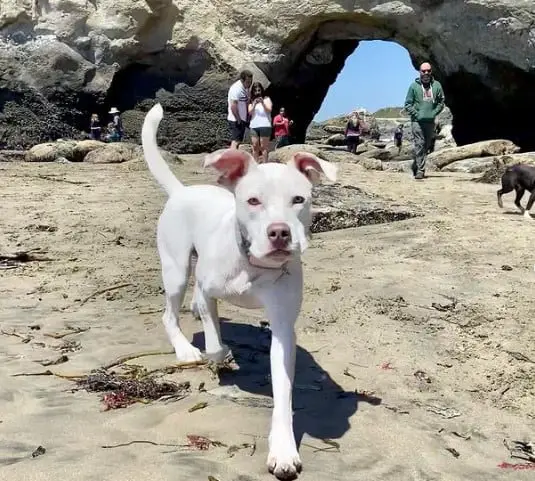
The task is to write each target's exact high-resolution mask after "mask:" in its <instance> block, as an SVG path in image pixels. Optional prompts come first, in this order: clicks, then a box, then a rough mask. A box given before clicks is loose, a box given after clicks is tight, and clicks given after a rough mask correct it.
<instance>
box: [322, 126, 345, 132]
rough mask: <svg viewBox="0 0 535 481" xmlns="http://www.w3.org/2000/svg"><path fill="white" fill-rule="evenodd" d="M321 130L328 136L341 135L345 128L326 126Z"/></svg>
mask: <svg viewBox="0 0 535 481" xmlns="http://www.w3.org/2000/svg"><path fill="white" fill-rule="evenodd" d="M323 130H325V132H327V133H329V134H343V133H344V131H345V127H344V126H343V125H332V124H327V125H324V126H323Z"/></svg>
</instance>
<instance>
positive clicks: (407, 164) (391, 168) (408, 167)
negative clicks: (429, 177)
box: [382, 160, 434, 173]
mask: <svg viewBox="0 0 535 481" xmlns="http://www.w3.org/2000/svg"><path fill="white" fill-rule="evenodd" d="M382 167H383V168H382V170H384V171H388V172H408V173H409V172H410V173H412V160H402V161H397V162H383V166H382ZM426 170H427V171H429V172H432V171H433V170H434V169H433V168H428V169H426Z"/></svg>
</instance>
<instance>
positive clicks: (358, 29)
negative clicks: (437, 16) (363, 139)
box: [257, 1, 535, 150]
mask: <svg viewBox="0 0 535 481" xmlns="http://www.w3.org/2000/svg"><path fill="white" fill-rule="evenodd" d="M392 3H400V2H392ZM421 3H425V2H421ZM428 3H429V4H431V3H434V4H435V5H436V4H440V3H442V2H440V1H435V2H428ZM534 21H535V16H534ZM490 23H492V22H490ZM402 25H403V22H400V25H395V24H393V23H383V22H382V21H379V20H377V19H374V18H373V17H369V16H359V15H354V16H345V15H341V16H340V17H339V18H336V19H332V18H331V19H328V20H325V21H322V22H321V23H319V24H313V25H311V26H308V27H306V28H303V29H302V30H301V31H300V32H297V33H294V34H293V35H292V37H291V38H289V39H288V41H287V44H285V45H283V46H282V48H281V51H280V57H281V60H280V61H279V62H278V63H277V62H275V63H267V62H265V63H258V64H257V65H258V67H259V68H260V69H261V70H262V72H263V73H264V74H265V76H266V77H267V78H268V79H270V87H269V94H270V95H271V96H272V98H274V100H275V108H278V107H279V106H281V105H284V106H285V107H286V109H287V110H288V111H289V112H290V115H291V116H292V118H293V119H294V120H295V121H296V122H295V123H296V128H295V130H294V135H295V140H296V141H297V142H303V141H304V139H305V133H306V129H307V126H308V125H309V123H310V122H311V121H312V119H313V117H314V115H315V114H316V112H317V111H318V110H319V108H320V106H321V103H322V101H323V99H324V97H325V95H326V94H327V91H328V89H329V87H330V86H331V85H332V84H333V83H334V82H335V80H336V77H337V76H338V74H339V73H340V71H341V70H342V68H343V67H344V63H345V60H346V58H347V57H348V56H349V55H350V54H351V53H352V52H353V51H354V50H355V49H356V48H358V45H359V42H361V41H365V40H386V41H394V42H397V43H399V44H400V45H401V46H403V47H405V48H406V49H407V50H408V52H409V54H410V57H411V60H412V63H413V65H414V66H415V68H417V66H418V65H419V64H420V63H421V62H423V61H430V62H431V63H432V64H433V68H434V71H435V75H436V76H437V78H438V79H439V80H440V81H441V83H442V84H443V86H444V90H445V93H446V98H447V105H448V107H449V108H450V109H451V112H452V115H453V118H454V121H453V131H452V133H453V136H454V138H455V140H456V142H457V143H458V144H459V145H462V144H467V143H471V142H476V141H479V140H486V139H495V138H507V139H510V140H512V141H514V142H515V143H517V144H518V145H520V146H521V147H522V148H523V149H524V150H535V135H534V134H533V132H534V126H533V122H527V121H526V118H528V119H529V118H530V117H532V116H533V112H534V109H535V89H534V88H533V87H532V86H533V85H534V83H535V49H534V48H533V46H534V45H535V29H533V30H532V33H531V34H530V35H531V36H532V40H531V43H530V41H529V40H528V45H527V46H526V48H527V50H526V52H527V53H528V49H529V55H530V57H528V58H526V65H525V67H526V68H519V67H518V66H515V65H514V64H513V63H512V62H511V61H507V60H505V59H497V58H490V57H483V56H482V55H481V54H479V53H477V52H474V51H472V50H471V49H470V48H468V50H467V52H466V56H467V57H468V58H470V59H471V60H470V61H469V62H468V65H464V64H462V63H461V62H459V64H456V63H454V62H455V55H453V54H452V53H451V52H454V51H455V48H456V44H455V43H453V42H452V44H451V45H448V43H447V42H445V43H444V44H443V45H440V48H437V45H436V44H435V45H434V44H433V43H432V42H430V41H429V40H425V39H422V38H419V36H418V34H417V32H415V31H413V32H411V31H407V32H404V31H403V29H402V28H401V26H402ZM489 28H490V27H489ZM496 43H497V42H496ZM447 51H449V52H450V53H448V54H446V52H447ZM458 60H459V61H460V60H462V57H461V58H459V59H458ZM511 60H512V59H511ZM530 62H531V63H530ZM362 67H363V68H366V65H363V66H362ZM415 77H416V73H415ZM407 87H408V86H407Z"/></svg>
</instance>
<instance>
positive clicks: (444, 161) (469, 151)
mask: <svg viewBox="0 0 535 481" xmlns="http://www.w3.org/2000/svg"><path fill="white" fill-rule="evenodd" d="M518 150H519V148H518V146H516V145H515V144H514V143H513V142H511V141H510V140H503V139H498V140H484V141H481V142H476V143H473V144H468V145H463V146H461V147H452V148H449V149H443V150H440V151H438V152H433V153H432V154H429V155H428V156H427V162H428V163H429V164H433V165H434V166H436V167H437V168H438V169H441V168H443V167H445V166H446V165H448V164H451V163H452V162H455V161H457V160H463V159H470V158H474V157H490V156H496V155H504V154H514V153H516V152H518Z"/></svg>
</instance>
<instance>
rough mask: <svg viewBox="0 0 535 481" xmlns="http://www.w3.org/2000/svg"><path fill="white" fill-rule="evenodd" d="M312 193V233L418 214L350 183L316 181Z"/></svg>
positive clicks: (389, 220)
mask: <svg viewBox="0 0 535 481" xmlns="http://www.w3.org/2000/svg"><path fill="white" fill-rule="evenodd" d="M312 197H313V209H312V224H311V226H310V231H311V232H312V233H317V232H326V231H332V230H338V229H347V228H350V227H358V226H362V225H371V224H381V223H385V222H394V221H400V220H405V219H410V218H412V217H416V216H418V215H420V214H419V212H417V211H414V210H412V209H409V208H405V207H399V206H397V205H394V204H393V203H392V202H390V201H387V200H385V199H383V198H381V197H380V196H377V195H370V194H368V193H366V192H365V191H363V190H362V189H360V188H359V187H356V186H353V185H342V184H340V183H335V184H319V185H316V186H314V189H313V191H312Z"/></svg>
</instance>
